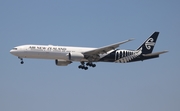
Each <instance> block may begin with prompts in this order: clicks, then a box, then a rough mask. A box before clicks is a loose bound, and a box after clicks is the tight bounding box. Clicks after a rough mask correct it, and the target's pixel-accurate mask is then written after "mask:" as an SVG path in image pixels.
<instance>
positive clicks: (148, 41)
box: [145, 38, 155, 50]
mask: <svg viewBox="0 0 180 111" xmlns="http://www.w3.org/2000/svg"><path fill="white" fill-rule="evenodd" d="M154 45H155V42H154V39H153V38H149V39H148V40H147V41H146V43H145V46H146V48H147V49H148V50H150V49H151V47H152V46H154Z"/></svg>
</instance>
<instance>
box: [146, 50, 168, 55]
mask: <svg viewBox="0 0 180 111" xmlns="http://www.w3.org/2000/svg"><path fill="white" fill-rule="evenodd" d="M166 52H168V51H167V50H166V51H161V52H155V53H150V54H143V56H145V57H150V56H156V55H159V54H163V53H166Z"/></svg>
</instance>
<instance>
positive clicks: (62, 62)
mask: <svg viewBox="0 0 180 111" xmlns="http://www.w3.org/2000/svg"><path fill="white" fill-rule="evenodd" d="M70 63H72V62H71V61H66V60H61V59H56V60H55V64H56V65H57V66H67V65H68V64H70Z"/></svg>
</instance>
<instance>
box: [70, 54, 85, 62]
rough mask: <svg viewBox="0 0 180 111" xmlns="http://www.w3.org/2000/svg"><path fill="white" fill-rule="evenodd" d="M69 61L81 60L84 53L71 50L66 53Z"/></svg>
mask: <svg viewBox="0 0 180 111" xmlns="http://www.w3.org/2000/svg"><path fill="white" fill-rule="evenodd" d="M68 56H69V60H70V61H81V60H82V59H84V55H83V54H82V53H78V52H71V53H69V54H68Z"/></svg>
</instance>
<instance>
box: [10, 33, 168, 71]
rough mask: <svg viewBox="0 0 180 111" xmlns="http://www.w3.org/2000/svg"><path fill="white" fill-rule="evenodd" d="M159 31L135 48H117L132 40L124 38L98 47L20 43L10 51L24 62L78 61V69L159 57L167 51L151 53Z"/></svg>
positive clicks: (66, 63)
mask: <svg viewBox="0 0 180 111" xmlns="http://www.w3.org/2000/svg"><path fill="white" fill-rule="evenodd" d="M158 35H159V32H154V33H153V34H152V35H151V36H150V37H149V38H148V39H147V40H146V41H145V42H144V43H143V44H142V45H141V46H140V47H139V48H138V49H137V50H119V49H117V48H118V47H119V46H120V45H122V44H124V43H126V42H129V41H132V40H133V39H129V40H125V41H123V42H118V43H115V44H111V45H108V46H104V47H100V48H88V47H71V46H53V45H21V46H17V47H14V48H13V49H12V50H10V53H11V54H13V55H15V56H17V57H18V58H19V59H20V60H21V64H23V63H24V61H23V58H38V59H53V60H55V64H56V65H58V66H67V65H68V64H71V63H72V62H74V61H76V62H80V63H81V65H79V66H78V68H80V69H84V70H87V69H88V66H90V67H96V65H95V64H94V63H93V62H116V63H127V62H133V61H142V60H146V59H152V58H157V57H159V55H160V54H162V53H165V52H167V51H161V52H156V53H152V51H153V48H154V46H155V43H156V40H157V37H158Z"/></svg>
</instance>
